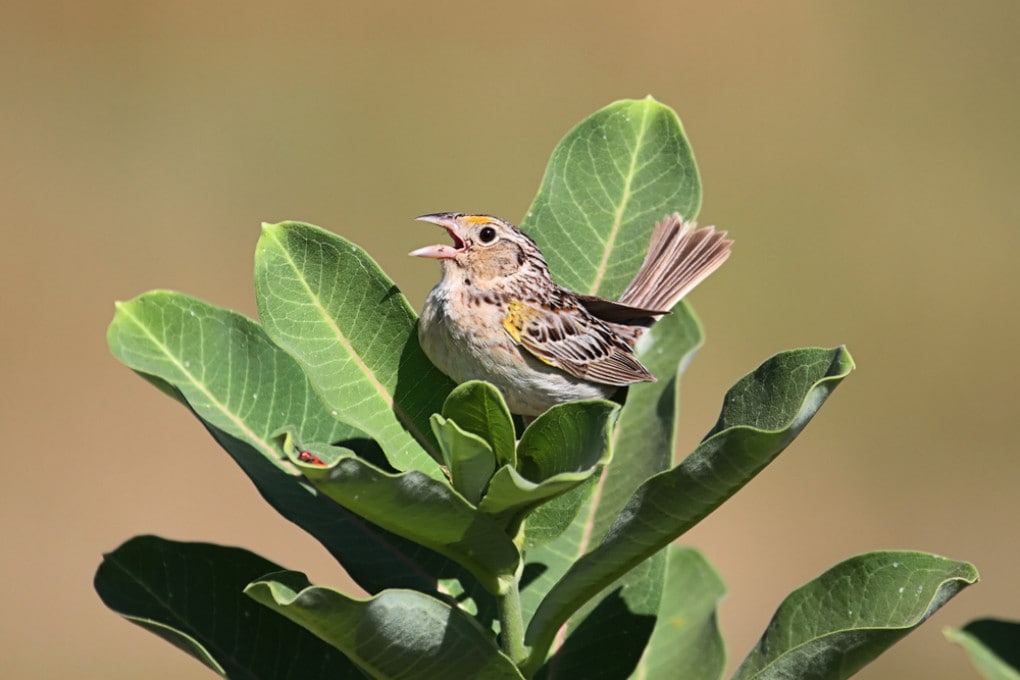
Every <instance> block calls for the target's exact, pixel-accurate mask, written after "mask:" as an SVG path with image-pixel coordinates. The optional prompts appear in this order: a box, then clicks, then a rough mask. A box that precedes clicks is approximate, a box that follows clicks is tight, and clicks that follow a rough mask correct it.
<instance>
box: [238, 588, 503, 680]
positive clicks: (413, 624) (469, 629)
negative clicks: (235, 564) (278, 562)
mask: <svg viewBox="0 0 1020 680" xmlns="http://www.w3.org/2000/svg"><path fill="white" fill-rule="evenodd" d="M245 592H246V593H247V594H248V595H249V596H250V597H251V598H253V599H254V600H256V601H258V602H260V603H261V604H263V605H265V606H266V607H269V608H271V609H273V610H274V611H276V612H279V613H280V614H283V615H284V616H286V617H287V618H288V619H290V620H291V621H293V622H294V623H297V624H298V625H300V626H302V627H304V628H306V629H308V630H309V631H311V632H312V633H314V634H315V635H316V636H318V637H319V638H322V639H323V640H325V641H326V642H328V643H329V644H331V645H333V646H334V647H336V648H337V649H339V650H341V651H343V652H344V654H346V655H347V656H348V657H350V658H351V659H352V660H353V661H354V662H355V663H357V664H358V666H360V667H361V668H362V669H363V670H364V671H365V672H366V673H368V674H370V675H371V676H372V677H376V678H393V679H394V680H400V679H402V678H408V679H410V680H419V679H421V680H428V679H430V678H437V679H439V678H442V679H446V678H493V680H522V676H521V674H520V673H519V672H518V671H517V668H516V667H515V666H514V664H513V662H512V661H510V659H508V658H507V657H506V656H504V655H503V654H502V653H501V652H500V651H499V649H498V648H497V647H496V645H495V643H494V641H493V639H492V636H491V634H489V633H486V632H485V631H484V630H482V628H481V627H480V626H479V625H478V624H477V622H475V621H474V620H473V619H472V618H471V617H469V616H466V615H464V614H462V613H461V612H460V611H459V610H458V609H456V608H453V607H450V606H449V605H447V604H445V603H443V602H440V601H439V600H436V599H434V598H431V597H429V596H427V595H423V594H422V593H419V592H416V591H413V590H385V591H383V592H381V593H379V594H378V595H376V596H375V597H372V598H369V599H367V600H358V599H355V598H352V597H349V596H347V595H344V594H343V593H340V592H338V591H336V590H333V589H332V588H325V587H321V586H313V585H311V584H310V583H309V582H308V579H307V578H305V576H304V574H300V573H297V572H281V573H278V574H270V575H269V576H267V577H265V578H263V579H260V580H259V581H256V582H255V583H252V584H251V585H250V586H248V588H247V589H246V590H245Z"/></svg>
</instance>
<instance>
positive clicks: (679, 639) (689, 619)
mask: <svg viewBox="0 0 1020 680" xmlns="http://www.w3.org/2000/svg"><path fill="white" fill-rule="evenodd" d="M666 556H667V564H668V567H667V569H666V577H665V589H664V591H663V592H662V598H661V606H660V608H659V612H658V620H657V621H656V622H655V631H654V632H653V633H652V638H651V640H650V641H649V643H648V647H647V648H646V649H645V654H644V656H643V657H642V658H641V663H640V665H639V667H638V670H637V672H636V673H635V674H634V677H641V678H666V677H670V676H673V677H681V678H699V680H711V679H713V678H721V677H722V674H723V671H724V670H725V669H726V647H725V645H724V644H723V639H722V634H721V633H720V631H719V622H718V608H719V602H720V601H721V600H722V598H723V596H724V595H725V594H726V586H725V584H723V582H722V579H721V578H719V574H718V573H717V572H716V571H715V569H714V568H713V567H712V565H711V564H709V562H708V560H707V559H705V556H704V555H702V554H701V553H700V552H699V551H697V550H695V549H694V548H688V547H681V546H677V545H671V546H669V548H668V549H667V551H666Z"/></svg>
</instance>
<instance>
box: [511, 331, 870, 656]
mask: <svg viewBox="0 0 1020 680" xmlns="http://www.w3.org/2000/svg"><path fill="white" fill-rule="evenodd" d="M852 368H853V361H852V360H851V358H850V355H849V353H847V352H846V350H845V349H843V348H841V347H840V348H836V349H832V350H825V349H802V350H792V351H789V352H784V353H781V354H778V355H776V356H774V357H772V358H771V359H769V360H767V361H766V362H765V363H763V364H762V365H761V366H759V367H758V368H757V369H756V370H755V371H753V372H752V373H750V374H748V375H747V376H745V377H744V378H742V379H741V380H740V381H738V382H737V384H736V385H734V386H733V387H732V388H731V389H730V390H729V392H727V394H726V398H725V400H724V403H723V409H722V413H721V414H720V417H719V421H718V422H717V423H716V425H715V427H714V428H713V429H712V431H711V432H710V433H709V435H708V436H707V437H706V439H705V440H704V441H703V442H702V443H701V444H700V445H699V446H698V448H697V449H696V450H695V451H694V452H693V453H692V454H691V455H690V456H688V457H687V458H686V459H685V460H684V461H683V463H681V464H680V465H679V466H677V467H675V468H673V469H671V470H668V471H666V472H662V473H659V474H658V475H655V476H654V477H651V478H650V479H648V480H647V481H646V482H645V483H644V484H642V485H641V486H640V487H639V488H638V490H637V491H636V492H635V493H634V495H633V496H632V497H631V499H630V501H629V502H628V503H627V505H626V507H625V508H624V510H623V511H622V512H621V513H620V516H619V517H618V519H617V521H616V522H615V523H614V525H613V526H612V528H611V529H610V531H609V533H608V534H607V535H606V538H605V539H604V540H603V541H602V543H601V544H600V545H599V546H598V547H596V548H595V549H594V550H592V551H590V552H588V553H587V554H585V555H584V556H583V557H581V558H580V559H579V560H577V561H576V562H575V563H574V564H573V566H571V567H570V569H569V570H568V571H567V572H566V574H564V575H563V577H562V578H561V579H560V581H559V582H558V583H557V584H556V585H555V586H554V587H553V588H552V589H551V590H550V592H549V593H548V594H547V595H546V597H545V599H544V600H543V601H542V603H541V605H540V606H539V608H538V610H537V611H536V612H535V614H534V616H533V617H532V619H531V623H530V624H529V626H528V630H527V635H526V642H528V643H529V644H532V645H533V646H534V650H535V654H536V655H537V654H543V655H544V653H545V650H547V649H548V648H549V646H550V645H551V644H552V642H553V639H554V635H555V633H556V631H557V630H559V628H560V626H561V625H563V623H564V622H565V621H566V620H567V618H568V617H570V616H571V615H572V614H573V613H574V612H575V611H577V610H578V608H579V607H581V606H582V605H583V604H584V603H585V602H587V601H588V600H589V599H591V598H592V597H594V596H595V595H596V594H597V593H598V592H599V591H601V590H602V589H604V588H606V587H609V586H610V585H611V584H612V583H613V582H614V581H615V580H616V579H617V578H619V577H620V576H622V575H624V574H625V573H626V572H627V571H629V570H630V569H632V568H633V567H635V566H636V565H638V564H639V563H640V562H642V561H643V560H645V559H647V558H648V557H650V556H651V555H653V554H655V553H656V552H658V551H659V550H661V549H662V548H664V547H665V546H666V545H668V544H669V543H670V542H671V541H672V540H673V539H675V538H677V537H678V536H680V535H681V534H683V533H684V532H685V531H687V530H688V529H690V528H691V527H693V526H694V525H695V524H696V523H697V522H698V521H700V520H701V519H702V518H703V517H705V516H706V515H708V513H710V512H711V511H712V510H714V509H715V508H716V507H718V506H719V505H720V504H722V502H723V501H725V500H726V499H727V498H729V497H730V496H731V495H733V494H734V493H736V491H737V490H739V489H740V488H741V487H742V486H743V485H744V484H746V483H747V482H748V481H750V480H751V479H752V478H753V477H754V476H755V475H756V474H757V473H758V472H759V471H761V469H762V468H764V467H765V466H766V465H767V464H768V463H769V462H771V461H772V460H773V459H774V458H775V457H776V456H777V455H778V454H779V453H780V452H781V451H782V450H783V449H784V448H785V447H786V446H787V445H788V444H789V443H790V442H791V441H792V440H793V439H794V438H795V437H796V436H797V434H798V433H799V432H800V431H801V430H802V429H803V427H804V426H805V425H806V424H807V423H808V421H809V420H810V419H811V417H812V416H813V415H814V414H815V412H816V411H817V410H818V408H820V407H821V405H822V403H823V402H824V401H825V399H826V398H827V397H828V395H829V394H830V393H831V392H832V390H833V389H834V388H835V387H836V386H837V385H838V384H839V382H840V381H841V380H842V379H843V378H844V377H845V376H846V375H847V374H849V372H850V371H851V370H852ZM537 658H538V657H537V656H536V657H534V659H533V661H537Z"/></svg>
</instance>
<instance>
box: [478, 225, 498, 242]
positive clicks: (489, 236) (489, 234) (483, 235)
mask: <svg viewBox="0 0 1020 680" xmlns="http://www.w3.org/2000/svg"><path fill="white" fill-rule="evenodd" d="M478 238H479V240H481V242H482V243H492V242H493V241H495V240H496V230H495V229H493V228H492V227H482V230H481V231H480V232H478Z"/></svg>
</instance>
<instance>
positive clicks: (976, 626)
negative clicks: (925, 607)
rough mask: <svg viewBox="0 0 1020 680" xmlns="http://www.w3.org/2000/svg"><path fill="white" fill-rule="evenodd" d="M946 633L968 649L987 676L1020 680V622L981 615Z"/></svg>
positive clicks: (982, 675) (973, 660) (986, 678)
mask: <svg viewBox="0 0 1020 680" xmlns="http://www.w3.org/2000/svg"><path fill="white" fill-rule="evenodd" d="M945 634H946V638H947V639H949V640H950V641H952V642H955V643H956V644H958V645H960V646H961V647H963V648H964V650H966V652H967V655H968V656H970V661H971V663H972V664H974V668H976V669H977V671H978V673H980V674H981V677H982V678H985V680H1020V622H1016V621H1000V620H997V619H978V620H976V621H971V622H970V623H968V624H967V625H966V626H964V627H963V628H961V629H960V630H954V629H951V628H950V629H947V630H946V631H945Z"/></svg>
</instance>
